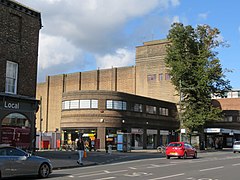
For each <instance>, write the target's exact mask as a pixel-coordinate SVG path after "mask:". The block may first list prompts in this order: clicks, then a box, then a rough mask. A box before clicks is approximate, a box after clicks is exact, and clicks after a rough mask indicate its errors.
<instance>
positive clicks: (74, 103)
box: [70, 100, 79, 109]
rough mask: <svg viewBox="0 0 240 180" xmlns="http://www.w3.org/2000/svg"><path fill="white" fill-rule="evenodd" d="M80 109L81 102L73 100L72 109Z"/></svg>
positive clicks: (71, 102)
mask: <svg viewBox="0 0 240 180" xmlns="http://www.w3.org/2000/svg"><path fill="white" fill-rule="evenodd" d="M78 108H79V100H71V101H70V109H78Z"/></svg>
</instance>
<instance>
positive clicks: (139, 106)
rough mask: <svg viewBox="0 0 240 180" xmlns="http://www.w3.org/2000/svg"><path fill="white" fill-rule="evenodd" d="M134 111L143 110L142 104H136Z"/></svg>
mask: <svg viewBox="0 0 240 180" xmlns="http://www.w3.org/2000/svg"><path fill="white" fill-rule="evenodd" d="M133 111H135V112H142V104H134V109H133Z"/></svg>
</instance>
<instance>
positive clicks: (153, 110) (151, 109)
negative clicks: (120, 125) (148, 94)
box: [146, 105, 157, 114]
mask: <svg viewBox="0 0 240 180" xmlns="http://www.w3.org/2000/svg"><path fill="white" fill-rule="evenodd" d="M156 109H157V108H156V106H149V105H146V112H147V113H149V114H156Z"/></svg>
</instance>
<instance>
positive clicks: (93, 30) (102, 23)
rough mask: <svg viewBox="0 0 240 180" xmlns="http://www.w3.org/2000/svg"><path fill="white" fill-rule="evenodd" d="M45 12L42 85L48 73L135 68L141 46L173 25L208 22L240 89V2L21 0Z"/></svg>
mask: <svg viewBox="0 0 240 180" xmlns="http://www.w3.org/2000/svg"><path fill="white" fill-rule="evenodd" d="M16 1H18V2H20V3H22V4H24V5H26V6H29V7H31V8H33V9H35V10H37V11H40V12H41V16H42V24H43V28H42V29H41V30H40V42H39V65H38V82H43V81H45V79H46V76H47V75H55V74H63V73H72V72H79V71H81V72H83V71H89V70H95V69H98V68H99V69H106V68H111V67H121V66H131V65H134V64H135V47H136V46H139V45H142V44H143V42H145V41H150V40H157V39H163V38H166V36H167V34H168V30H169V29H170V26H171V24H172V23H173V22H181V23H183V24H184V25H191V26H193V27H196V26H197V25H203V24H208V25H210V26H211V27H212V28H214V27H216V28H218V29H219V30H220V31H221V38H222V39H223V40H224V41H226V42H227V43H228V44H229V45H230V47H228V48H218V49H216V51H218V52H219V55H218V57H219V58H220V60H221V64H222V67H223V69H225V68H226V69H229V70H232V73H229V72H227V73H226V76H227V79H229V80H230V82H231V85H232V86H233V88H234V89H240V81H239V76H240V64H239V63H238V59H239V56H240V55H239V53H238V52H239V50H240V19H239V17H240V10H239V7H240V1H239V0H232V1H219V0H211V1H209V0H201V1H200V0H198V1H193V0H16Z"/></svg>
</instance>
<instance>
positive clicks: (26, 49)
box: [0, 0, 42, 150]
mask: <svg viewBox="0 0 240 180" xmlns="http://www.w3.org/2000/svg"><path fill="white" fill-rule="evenodd" d="M41 26H42V25H41V15H40V13H39V12H37V11H35V10H32V9H30V8H28V7H25V6H24V5H22V4H19V3H17V2H16V1H12V0H0V69H1V71H0V143H2V142H4V143H6V141H9V139H8V138H10V137H9V136H8V135H11V134H9V132H10V131H9V130H10V129H13V128H15V129H14V132H12V135H13V138H10V139H11V140H10V141H11V142H8V143H10V144H11V145H16V146H18V147H23V148H30V149H33V150H34V148H35V138H36V134H35V123H36V116H35V114H36V112H37V110H38V101H37V100H36V99H35V97H36V82H37V63H38V41H39V30H40V29H41ZM7 61H11V62H14V63H16V64H17V65H18V68H17V77H16V80H17V86H16V87H17V88H16V93H14V94H11V93H5V88H6V87H5V86H6V64H7ZM7 104H8V105H7ZM13 105H14V106H13ZM12 114H14V117H15V118H16V116H18V117H17V118H20V119H21V118H22V116H24V118H25V119H24V118H23V119H24V120H26V121H27V122H29V123H30V125H31V126H30V133H29V134H28V138H29V141H28V142H27V140H24V138H22V137H23V136H24V133H21V132H19V133H18V132H17V131H18V129H19V128H20V129H21V128H22V127H21V126H22V125H21V124H15V126H14V127H12V126H11V124H10V125H9V124H7V125H6V124H4V125H2V122H3V121H4V120H6V119H7V122H9V120H12V118H11V115H12ZM7 116H8V117H7ZM21 120H22V119H21ZM14 121H15V120H14ZM18 122H20V120H19V119H18ZM5 123H6V121H5ZM15 123H16V122H15ZM9 126H10V127H9ZM3 128H5V129H6V128H8V133H5V130H2V129H3ZM17 128H18V129H17ZM23 129H24V128H23ZM15 131H16V133H18V138H15V137H16V136H15V135H14V134H15ZM25 133H26V132H25ZM6 134H8V135H6ZM21 138H22V139H21ZM23 140H24V143H25V144H24V145H23V144H22V143H23Z"/></svg>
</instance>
